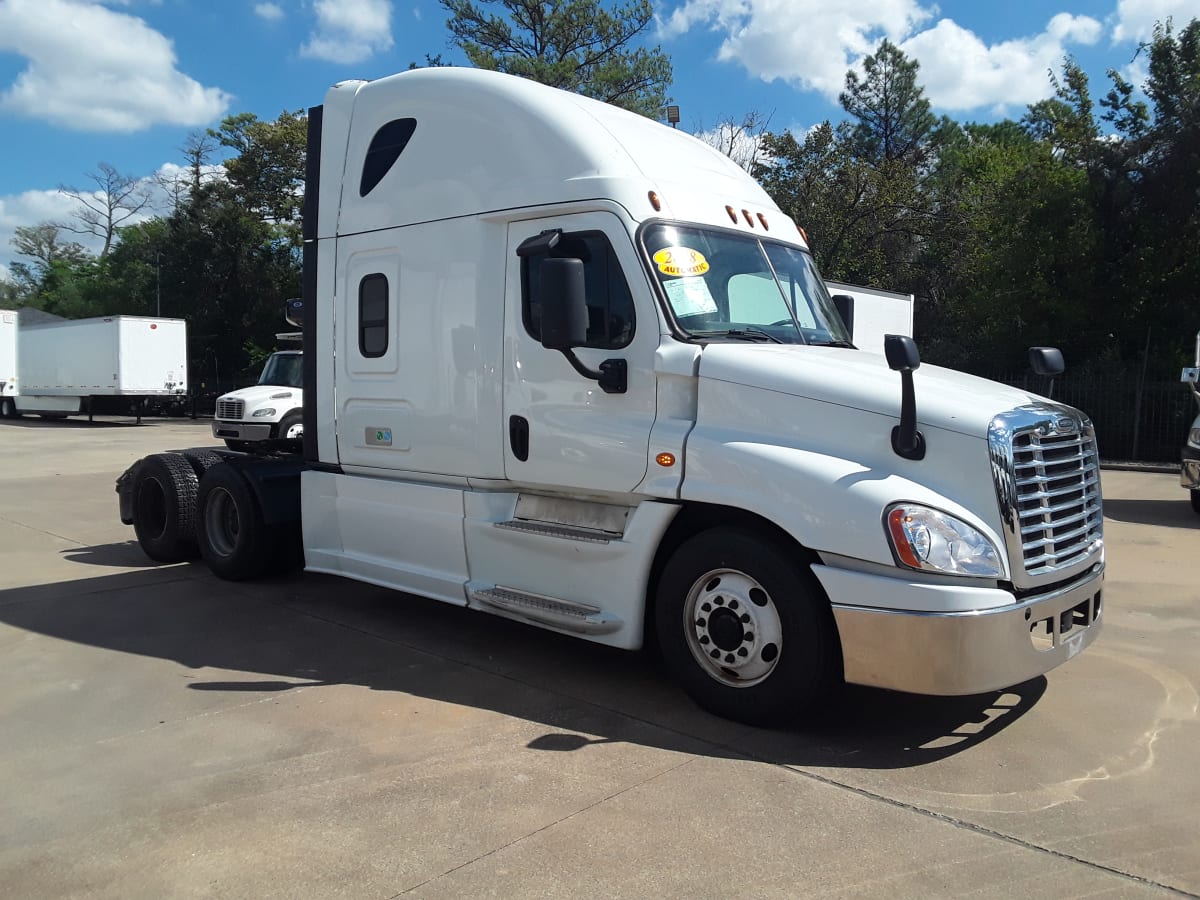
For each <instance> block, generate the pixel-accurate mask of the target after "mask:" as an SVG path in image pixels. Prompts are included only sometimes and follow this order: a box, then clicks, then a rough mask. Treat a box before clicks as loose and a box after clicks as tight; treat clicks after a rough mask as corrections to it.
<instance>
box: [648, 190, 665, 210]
mask: <svg viewBox="0 0 1200 900" xmlns="http://www.w3.org/2000/svg"><path fill="white" fill-rule="evenodd" d="M648 196H649V197H650V205H651V206H653V207H654V211H655V212H662V202H661V201H660V200H659V199H658V194H657V193H656V192H655V191H651V192H650V193H649V195H648Z"/></svg>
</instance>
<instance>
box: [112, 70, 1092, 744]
mask: <svg viewBox="0 0 1200 900" xmlns="http://www.w3.org/2000/svg"><path fill="white" fill-rule="evenodd" d="M303 227H304V278H303V290H304V308H305V325H304V334H303V369H304V372H303V382H304V407H303V438H302V442H303V452H302V454H299V455H296V456H291V457H288V456H276V457H270V456H254V455H238V454H231V453H227V452H225V451H222V450H213V449H198V450H186V451H181V452H178V453H168V454H155V455H152V456H149V457H146V458H144V459H141V460H138V461H137V462H135V463H134V464H133V465H132V466H131V467H130V468H129V469H128V470H127V471H126V472H125V473H124V474H123V475H122V476H121V477H120V479H118V483H117V491H118V495H119V502H120V514H121V519H122V521H123V522H125V523H126V524H131V525H133V527H134V529H135V532H136V534H137V537H138V540H139V542H140V543H141V545H142V546H143V547H144V548H145V550H146V552H147V553H148V554H150V555H151V556H152V557H154V558H156V559H161V560H171V561H174V560H182V559H187V558H189V556H190V555H192V554H194V553H195V552H197V551H198V552H199V555H200V556H201V557H202V558H203V559H204V561H205V562H206V563H207V565H208V566H209V567H210V568H211V569H212V571H213V572H215V573H216V574H217V575H218V576H220V577H223V578H229V579H242V578H250V577H253V576H255V575H258V574H260V573H262V572H264V571H268V570H271V569H272V568H278V567H281V566H287V565H294V564H296V562H297V561H299V560H302V561H303V566H304V568H305V569H306V570H307V571H310V572H322V573H332V574H335V575H340V576H344V577H346V578H351V579H356V580H360V581H364V582H369V583H371V584H375V585H382V586H386V587H389V588H393V589H395V590H397V591H399V592H405V593H409V594H417V595H422V596H425V597H431V598H435V599H437V600H441V601H444V602H446V603H449V604H455V605H458V606H462V607H467V608H470V609H474V610H479V611H481V612H484V613H489V614H494V615H498V616H504V617H507V618H511V619H516V620H519V621H522V622H526V623H532V624H535V625H538V626H541V627H544V628H547V629H550V630H552V631H556V632H561V633H565V634H570V635H574V636H577V637H580V638H582V639H586V640H591V641H596V642H600V643H603V644H607V645H611V646H614V647H619V648H623V649H627V650H637V649H639V648H641V647H643V646H645V645H647V644H649V643H653V644H656V645H657V647H658V649H659V651H660V652H661V655H662V658H663V660H664V662H665V665H666V667H667V668H668V670H669V671H670V673H671V674H672V675H673V677H674V678H675V679H677V680H678V682H679V683H680V684H681V685H682V687H683V688H684V689H685V690H686V692H687V693H688V694H690V695H691V697H693V698H694V699H695V701H696V702H698V703H699V704H700V705H702V706H703V707H705V708H707V709H709V710H711V711H713V712H715V713H718V714H720V715H723V716H727V717H731V718H734V719H739V720H742V721H746V722H752V723H758V724H767V723H772V722H776V721H779V720H781V719H787V718H795V717H798V716H802V715H803V714H804V712H805V711H806V710H809V709H811V708H813V706H814V705H816V704H819V703H821V702H822V701H823V700H825V699H826V698H828V697H829V696H830V694H831V692H833V691H834V690H835V689H836V687H837V685H839V684H840V683H842V682H851V683H856V684H863V685H873V686H878V687H884V688H891V689H896V690H901V691H909V692H915V693H923V694H934V695H954V694H970V693H976V692H983V691H990V690H996V689H1000V688H1004V687H1008V686H1011V685H1014V684H1017V683H1020V682H1023V681H1025V680H1027V679H1030V678H1034V677H1036V676H1039V675H1042V674H1043V673H1046V672H1048V671H1050V670H1051V669H1053V668H1054V667H1056V666H1057V665H1059V664H1060V663H1064V662H1066V661H1067V660H1069V659H1071V658H1072V657H1074V656H1076V655H1078V654H1079V653H1080V652H1081V651H1083V650H1084V649H1085V648H1086V647H1087V646H1088V645H1089V644H1091V643H1092V641H1094V640H1095V638H1096V636H1097V634H1098V633H1099V631H1100V628H1101V625H1102V622H1103V605H1102V599H1103V584H1104V542H1103V531H1102V509H1101V493H1100V480H1099V462H1098V459H1099V457H1098V453H1097V447H1096V439H1095V434H1094V429H1093V427H1092V423H1091V422H1090V421H1089V420H1088V418H1087V416H1085V415H1084V414H1083V413H1081V412H1079V411H1078V410H1075V409H1072V408H1070V407H1068V406H1064V405H1062V404H1059V403H1055V402H1052V401H1050V400H1048V399H1046V398H1044V397H1040V396H1037V395H1035V394H1033V393H1030V392H1027V391H1022V390H1018V389H1014V388H1011V387H1007V386H1004V385H1000V384H996V383H993V382H989V381H985V380H982V379H979V378H974V377H971V376H968V375H965V374H961V373H958V372H954V371H950V370H946V369H941V368H937V367H933V366H928V365H926V366H922V365H921V364H920V356H919V353H918V351H917V347H916V344H915V343H914V342H913V340H912V338H911V337H909V336H907V335H903V334H890V335H887V336H886V337H885V339H884V340H883V341H882V342H880V345H874V346H862V347H859V346H856V345H855V343H854V341H853V340H852V339H851V335H850V333H849V332H848V331H847V330H846V328H845V325H844V324H843V322H842V321H841V319H840V317H839V315H838V313H837V310H836V308H835V304H834V302H833V300H832V298H831V295H830V293H829V292H828V290H827V289H826V287H825V284H824V282H823V281H822V279H821V277H820V275H819V273H818V271H817V268H816V266H815V265H814V262H813V257H812V254H811V252H810V250H809V248H808V244H807V240H806V238H805V236H804V234H803V232H802V231H801V230H800V229H799V227H798V226H797V224H796V223H794V222H793V221H791V220H790V219H789V218H788V217H787V216H786V215H785V214H784V213H783V212H782V211H781V210H780V209H779V207H777V206H776V205H775V204H774V203H773V202H772V201H771V199H770V198H769V197H768V196H767V194H766V193H765V192H764V191H763V190H762V189H761V188H760V187H759V185H758V184H757V183H756V182H755V181H754V180H753V179H751V178H750V177H749V176H748V175H747V174H746V173H745V172H744V171H743V170H742V169H740V168H739V167H738V166H736V165H735V164H733V163H732V162H730V161H729V160H728V159H726V158H725V157H723V156H722V155H721V154H720V153H718V152H716V151H714V150H713V149H712V148H710V147H708V146H706V145H705V144H703V143H701V142H700V141H698V140H695V139H694V138H692V137H690V136H688V135H685V134H683V133H680V132H677V131H673V130H672V129H669V128H666V127H664V126H662V125H659V124H657V123H655V122H652V121H649V120H647V119H645V118H642V117H640V116H637V115H634V114H632V113H628V112H625V111H623V110H620V109H617V108H615V107H612V106H609V105H605V104H602V103H599V102H596V101H593V100H590V99H587V98H584V97H580V96H577V95H575V94H571V93H567V92H563V91H560V90H556V89H553V88H549V87H545V86H542V85H539V84H535V83H533V82H530V81H526V80H523V79H519V78H516V77H512V76H508V75H503V74H498V73H494V72H485V71H478V70H468V69H455V68H434V69H423V70H417V71H412V72H406V73H403V74H400V75H395V76H391V77H387V78H382V79H380V80H377V81H371V82H364V81H347V82H342V83H340V84H338V85H335V86H334V87H333V88H331V89H330V90H329V92H328V93H327V94H326V97H325V100H324V103H323V104H322V105H321V106H316V107H313V108H312V109H310V110H309V116H308V151H307V178H306V190H305V198H304V222H303ZM398 602H403V601H402V599H401V600H398Z"/></svg>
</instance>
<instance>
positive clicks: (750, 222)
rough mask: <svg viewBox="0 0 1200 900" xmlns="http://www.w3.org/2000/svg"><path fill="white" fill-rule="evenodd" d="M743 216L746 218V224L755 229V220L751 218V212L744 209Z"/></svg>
mask: <svg viewBox="0 0 1200 900" xmlns="http://www.w3.org/2000/svg"><path fill="white" fill-rule="evenodd" d="M742 215H743V216H745V217H746V224H747V225H749V226H750V227H751V228H753V227H754V219H753V218H751V216H750V210H748V209H743V210H742Z"/></svg>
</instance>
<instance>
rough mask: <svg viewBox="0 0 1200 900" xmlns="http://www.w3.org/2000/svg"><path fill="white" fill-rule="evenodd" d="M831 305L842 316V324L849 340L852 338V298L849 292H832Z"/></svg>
mask: <svg viewBox="0 0 1200 900" xmlns="http://www.w3.org/2000/svg"><path fill="white" fill-rule="evenodd" d="M833 307H834V309H836V310H837V313H838V315H839V316H841V317H842V324H843V325H845V326H846V331H847V332H848V333H849V335H850V340H854V298H853V297H851V296H850V295H849V294H834V295H833Z"/></svg>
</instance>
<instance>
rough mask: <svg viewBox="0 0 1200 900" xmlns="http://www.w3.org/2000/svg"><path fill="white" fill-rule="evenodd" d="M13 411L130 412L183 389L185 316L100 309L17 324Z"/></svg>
mask: <svg viewBox="0 0 1200 900" xmlns="http://www.w3.org/2000/svg"><path fill="white" fill-rule="evenodd" d="M17 343H18V345H19V350H20V361H19V362H20V365H19V368H18V376H19V381H20V392H19V393H18V394H17V396H16V397H15V399H14V402H15V411H16V413H17V414H23V413H32V414H37V415H41V416H44V417H46V418H66V417H67V416H76V415H87V416H88V417H89V418H91V417H92V416H94V415H97V414H101V415H134V416H137V417H138V418H139V420H140V418H141V414H142V412H143V411H144V410H145V409H146V406H147V404H148V403H150V402H154V401H158V402H161V401H165V400H179V399H182V398H183V397H185V396H186V395H187V391H188V386H187V323H186V322H185V321H184V320H183V319H162V318H151V317H144V316H101V317H96V318H91V319H67V320H63V321H58V322H44V323H39V324H36V325H32V324H30V325H22V326H21V327H20V329H19V331H18V336H17Z"/></svg>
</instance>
